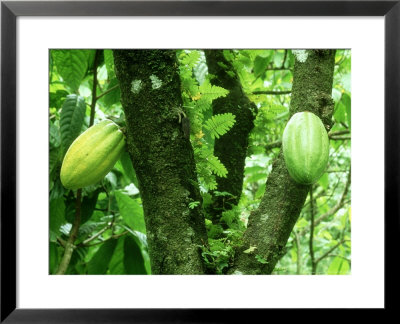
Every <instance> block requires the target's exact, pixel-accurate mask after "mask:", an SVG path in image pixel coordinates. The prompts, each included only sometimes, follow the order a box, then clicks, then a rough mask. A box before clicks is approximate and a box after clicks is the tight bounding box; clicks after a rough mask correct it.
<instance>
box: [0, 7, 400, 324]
mask: <svg viewBox="0 0 400 324" xmlns="http://www.w3.org/2000/svg"><path fill="white" fill-rule="evenodd" d="M19 16H384V19H385V112H384V113H385V156H384V159H385V179H384V181H385V204H384V206H385V309H387V310H389V309H393V307H396V304H395V303H396V302H395V300H394V298H393V299H391V298H390V296H391V295H392V294H391V293H394V289H395V287H396V286H398V283H399V280H398V275H397V274H396V271H395V266H394V264H391V263H392V262H394V261H392V260H393V259H398V248H397V246H398V243H397V242H398V241H396V239H395V238H396V236H397V237H398V235H399V227H400V221H399V210H400V208H399V207H400V203H399V201H400V195H399V180H400V173H399V162H400V161H399V156H400V141H399V138H400V136H399V135H400V134H399V129H400V127H399V126H400V123H399V122H400V113H399V111H400V64H399V61H400V0H393V1H128V2H112V1H102V2H97V1H94V2H93V1H92V2H89V1H86V2H85V1H82V2H76V1H73V2H68V1H67V2H64V1H63V2H60V1H29V2H28V1H26V2H25V1H18V2H16V1H4V2H2V3H1V241H0V244H1V269H0V271H1V295H0V298H1V319H0V321H1V322H4V323H31V322H36V323H89V322H90V323H97V322H101V323H131V322H134V323H143V322H146V323H149V322H157V323H158V322H164V323H167V322H177V323H178V322H179V323H200V322H213V323H216V322H230V321H232V322H234V321H235V319H237V316H238V314H237V313H238V312H245V313H246V312H253V313H257V312H264V311H266V310H239V309H235V310H229V309H217V310H213V312H212V314H210V312H209V311H207V312H204V310H194V309H190V310H188V309H147V310H146V309H18V308H16V300H17V294H16V270H17V269H16V235H17V233H16V210H17V205H16V190H17V187H16V162H17V157H16V142H17V141H16V136H17V125H16V113H17V110H16V81H17V80H16V59H17V58H16V55H17V51H16V40H17V39H16V37H17V30H16V19H17V17H19ZM371 154H373V148H371ZM367 177H368V175H366V183H367V182H368V179H367ZM371 190H373V188H371ZM373 262H374V258H373V256H371V266H373ZM396 283H397V284H396ZM253 313H252V314H251V317H252V318H255V317H254V316H258V315H260V316H263V314H253Z"/></svg>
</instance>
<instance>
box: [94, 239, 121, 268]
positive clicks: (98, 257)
mask: <svg viewBox="0 0 400 324" xmlns="http://www.w3.org/2000/svg"><path fill="white" fill-rule="evenodd" d="M117 243H118V241H117V240H114V239H111V240H108V241H106V242H105V243H103V244H102V245H101V247H100V249H99V250H98V251H97V252H96V254H95V255H94V256H93V257H92V259H91V260H90V261H89V263H88V274H105V273H106V272H107V269H108V265H109V263H110V261H111V258H112V256H113V253H114V250H115V247H116V246H117Z"/></svg>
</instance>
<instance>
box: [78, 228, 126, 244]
mask: <svg viewBox="0 0 400 324" xmlns="http://www.w3.org/2000/svg"><path fill="white" fill-rule="evenodd" d="M128 233H129V231H124V232H122V233H120V234H115V235H112V236H110V237H109V238H108V239H106V240H104V241H100V242H96V243H93V244H85V245H83V246H87V247H89V246H95V245H99V244H102V243H105V242H107V241H109V240H115V239H117V238H120V237H121V236H124V235H125V234H128Z"/></svg>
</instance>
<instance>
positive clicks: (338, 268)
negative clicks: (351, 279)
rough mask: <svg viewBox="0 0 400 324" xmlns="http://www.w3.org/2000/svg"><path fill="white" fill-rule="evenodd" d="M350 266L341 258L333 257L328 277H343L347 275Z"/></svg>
mask: <svg viewBox="0 0 400 324" xmlns="http://www.w3.org/2000/svg"><path fill="white" fill-rule="evenodd" d="M349 270H350V265H349V263H348V262H347V260H345V259H343V258H341V257H335V258H334V259H333V260H332V262H331V264H330V265H329V268H328V274H329V275H343V274H348V272H349Z"/></svg>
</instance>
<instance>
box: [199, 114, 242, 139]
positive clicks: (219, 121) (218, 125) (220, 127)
mask: <svg viewBox="0 0 400 324" xmlns="http://www.w3.org/2000/svg"><path fill="white" fill-rule="evenodd" d="M234 124H235V115H233V114H231V113H225V114H218V115H214V116H212V117H211V118H210V119H208V120H207V121H206V123H205V126H204V127H205V128H206V129H208V130H209V131H210V132H211V137H213V138H219V137H220V136H221V135H224V134H226V133H227V132H228V131H229V130H230V129H231V128H232V126H233V125H234Z"/></svg>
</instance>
